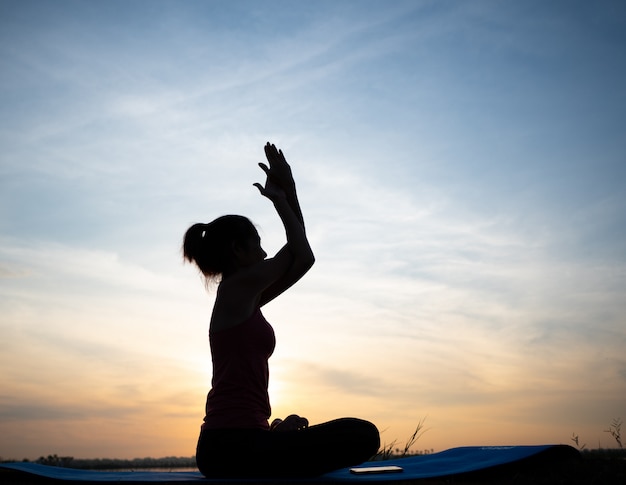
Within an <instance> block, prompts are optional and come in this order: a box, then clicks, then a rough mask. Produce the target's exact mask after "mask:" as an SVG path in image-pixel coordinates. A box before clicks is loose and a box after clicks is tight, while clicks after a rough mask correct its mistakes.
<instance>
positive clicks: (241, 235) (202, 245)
mask: <svg viewBox="0 0 626 485" xmlns="http://www.w3.org/2000/svg"><path fill="white" fill-rule="evenodd" d="M258 240H259V235H258V233H257V230H256V228H255V227H254V224H252V222H250V220H249V219H248V218H246V217H243V216H236V215H227V216H221V217H218V218H217V219H215V220H214V221H213V222H210V223H208V224H202V223H197V224H194V225H193V226H191V227H190V228H189V229H187V232H186V233H185V238H184V241H183V256H184V258H185V259H186V260H187V261H189V262H190V263H195V264H196V265H197V266H198V268H199V269H200V271H201V272H202V274H203V275H204V276H205V277H206V278H207V279H208V280H212V279H218V278H219V277H220V276H222V275H223V274H224V273H225V272H228V271H231V270H233V269H235V268H236V267H237V253H238V249H240V248H243V249H247V248H248V247H249V245H250V244H251V243H252V244H253V243H254V242H256V244H258Z"/></svg>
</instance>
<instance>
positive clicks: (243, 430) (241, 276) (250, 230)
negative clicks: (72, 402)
mask: <svg viewBox="0 0 626 485" xmlns="http://www.w3.org/2000/svg"><path fill="white" fill-rule="evenodd" d="M265 155H266V157H267V160H268V162H269V167H268V166H267V165H265V164H263V163H260V164H259V166H260V167H261V168H262V169H263V171H264V172H265V174H266V181H265V186H262V185H261V184H258V183H257V184H254V185H255V186H256V187H257V188H258V189H259V191H260V193H261V195H263V196H265V197H266V198H267V199H269V200H270V201H271V202H272V203H273V204H274V207H275V209H276V212H277V213H278V216H279V217H280V219H281V220H282V223H283V225H284V228H285V232H286V235H287V243H286V244H285V245H284V246H283V248H282V249H281V250H280V251H278V253H277V254H276V255H275V256H274V257H273V258H269V259H266V256H267V254H266V253H265V251H264V250H263V249H262V247H261V242H260V238H259V235H258V233H257V231H256V229H255V227H254V225H253V224H252V223H251V222H250V221H249V220H248V219H247V218H245V217H242V216H234V215H227V216H222V217H219V218H217V219H215V220H214V221H213V222H211V223H209V224H194V225H193V226H191V227H190V228H189V229H188V230H187V232H186V234H185V239H184V245H183V251H184V256H185V259H187V260H188V261H190V262H193V263H195V264H196V265H197V266H198V268H199V269H200V271H201V272H202V273H203V275H204V276H205V277H206V278H207V280H215V281H219V286H218V288H217V294H216V298H215V304H214V306H213V313H212V315H211V323H210V328H209V342H210V347H211V356H212V361H213V379H212V388H211V390H210V392H209V394H208V397H207V402H206V415H205V418H204V423H203V424H202V427H201V431H200V437H199V439H198V446H197V450H196V462H197V464H198V468H199V469H200V471H201V472H202V474H203V475H205V476H206V477H208V478H228V477H255V478H263V477H311V476H317V475H321V474H323V473H326V472H329V471H332V470H336V469H338V468H343V467H348V466H352V465H357V464H359V463H362V462H364V461H366V460H367V459H368V458H370V457H371V456H372V455H374V454H375V453H376V452H377V450H378V447H379V445H380V437H379V434H378V430H377V429H376V427H375V426H374V425H373V424H372V423H369V422H367V421H363V420H360V419H356V418H341V419H337V420H334V421H330V422H327V423H323V424H318V425H315V426H309V423H308V421H307V420H306V418H302V417H299V416H297V415H295V414H294V415H291V416H288V417H287V418H285V419H284V420H280V419H275V420H274V421H273V422H272V425H271V426H270V425H269V421H268V420H269V417H270V415H271V409H270V402H269V396H268V391H267V387H268V379H269V368H268V359H269V357H270V356H271V355H272V352H273V351H274V345H275V338H274V331H273V329H272V327H271V326H270V324H269V323H268V322H267V321H266V320H265V318H264V317H263V314H262V313H261V307H263V305H265V304H266V303H268V302H269V301H272V300H273V299H274V298H276V297H277V296H278V295H280V294H281V293H283V292H284V291H285V290H286V289H287V288H289V287H290V286H292V285H293V284H294V283H295V282H296V281H298V280H299V279H300V278H301V277H302V276H303V275H304V274H305V273H306V272H307V271H308V270H309V269H310V268H311V266H312V265H313V263H314V261H315V258H314V256H313V252H312V251H311V247H310V246H309V241H308V240H307V237H306V233H305V230H304V220H303V218H302V212H301V210H300V205H299V203H298V198H297V196H296V187H295V182H294V180H293V177H292V174H291V168H290V167H289V165H288V163H287V161H286V160H285V157H284V156H283V153H282V151H280V150H277V149H276V147H275V146H274V145H270V144H269V143H268V144H267V145H266V146H265Z"/></svg>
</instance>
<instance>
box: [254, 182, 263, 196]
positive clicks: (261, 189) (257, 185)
mask: <svg viewBox="0 0 626 485" xmlns="http://www.w3.org/2000/svg"><path fill="white" fill-rule="evenodd" d="M252 185H254V186H255V187H256V188H257V189H259V192H261V195H265V189H264V188H263V186H262V185H261V184H260V183H254V184H252Z"/></svg>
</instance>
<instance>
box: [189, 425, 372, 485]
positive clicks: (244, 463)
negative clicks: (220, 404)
mask: <svg viewBox="0 0 626 485" xmlns="http://www.w3.org/2000/svg"><path fill="white" fill-rule="evenodd" d="M379 446H380V436H379V434H378V430H377V429H376V427H375V426H374V425H373V424H372V423H370V422H368V421H363V420H361V419H356V418H342V419H336V420H334V421H329V422H327V423H323V424H318V425H315V426H310V427H308V428H305V429H302V430H298V431H266V430H261V429H203V430H202V431H201V432H200V438H199V439H198V448H197V450H196V463H197V465H198V469H199V470H200V472H201V473H202V474H203V475H204V476H205V477H207V478H280V477H283V478H298V477H315V476H319V475H322V474H324V473H327V472H330V471H332V470H337V469H339V468H345V467H349V466H354V465H358V464H359V463H363V462H364V461H367V460H368V459H369V458H371V457H372V456H373V455H375V454H376V452H377V451H378V447H379Z"/></svg>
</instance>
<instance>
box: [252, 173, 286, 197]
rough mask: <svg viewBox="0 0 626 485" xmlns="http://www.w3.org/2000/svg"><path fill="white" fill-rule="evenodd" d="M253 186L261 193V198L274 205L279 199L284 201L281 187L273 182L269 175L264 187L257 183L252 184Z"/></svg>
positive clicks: (283, 192) (284, 195)
mask: <svg viewBox="0 0 626 485" xmlns="http://www.w3.org/2000/svg"><path fill="white" fill-rule="evenodd" d="M254 186H255V187H256V188H257V189H259V192H261V195H262V196H264V197H267V198H268V199H269V200H271V201H272V202H274V203H276V202H277V201H279V200H280V199H286V197H287V196H286V194H285V191H284V190H283V189H282V187H280V185H278V184H276V183H275V182H273V181H272V179H271V178H270V176H269V174H268V176H267V179H265V187H263V186H262V185H261V184H259V183H256V184H254Z"/></svg>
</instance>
